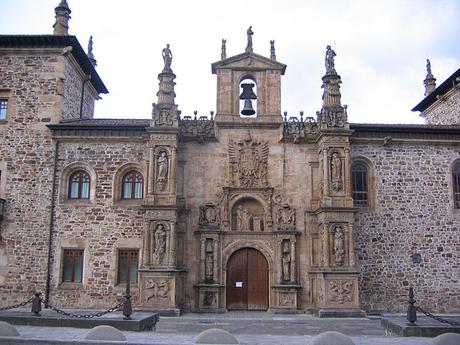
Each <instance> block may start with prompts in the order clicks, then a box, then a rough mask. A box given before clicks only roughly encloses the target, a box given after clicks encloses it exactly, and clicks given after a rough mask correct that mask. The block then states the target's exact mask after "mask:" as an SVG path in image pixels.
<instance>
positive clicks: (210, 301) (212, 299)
mask: <svg viewBox="0 0 460 345" xmlns="http://www.w3.org/2000/svg"><path fill="white" fill-rule="evenodd" d="M203 306H205V307H214V306H217V299H216V292H213V291H205V293H204V296H203Z"/></svg>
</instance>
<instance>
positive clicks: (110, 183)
mask: <svg viewBox="0 0 460 345" xmlns="http://www.w3.org/2000/svg"><path fill="white" fill-rule="evenodd" d="M144 148H145V144H144V143H143V142H136V141H133V142H120V141H117V140H112V141H103V142H91V141H89V142H88V140H84V141H77V142H74V143H66V142H62V143H60V147H59V160H58V169H57V176H58V180H57V186H56V187H57V195H56V202H57V204H56V205H57V207H56V221H55V224H54V226H53V228H54V233H53V251H52V257H53V261H52V267H53V274H52V284H51V285H52V290H51V295H52V301H53V302H54V303H56V304H58V305H61V306H66V307H70V306H74V307H92V308H108V307H110V306H112V305H114V304H116V301H117V299H116V297H117V296H118V297H121V294H122V292H123V291H124V286H118V285H117V277H116V275H117V260H118V250H119V249H140V248H141V244H142V236H143V230H144V228H143V227H144V220H143V213H142V212H141V211H140V209H139V208H140V205H141V203H142V200H134V201H123V200H121V201H120V200H119V199H120V198H119V196H118V195H114V190H117V193H118V192H119V193H121V190H120V188H117V187H116V186H115V185H114V184H115V182H114V181H116V180H121V179H117V178H116V176H117V173H118V172H119V171H121V170H123V169H124V168H125V167H126V166H127V164H128V166H129V167H135V168H137V169H138V170H139V171H140V172H141V173H142V174H143V176H144V181H146V177H147V168H146V167H147V165H146V164H145V157H144V152H145V149H144ZM77 169H85V170H86V171H88V172H89V173H90V176H91V177H92V179H91V190H92V193H91V194H92V195H93V196H92V197H91V198H90V200H68V199H67V191H68V179H67V178H66V176H69V175H70V174H71V172H72V171H75V170H77ZM144 185H145V184H144ZM144 194H145V193H144ZM69 248H78V249H84V273H83V283H82V284H79V283H62V260H63V259H62V255H63V250H64V249H69ZM140 254H141V251H140V253H139V255H140ZM139 260H141V257H140V256H139ZM132 292H133V295H134V301H133V302H134V303H136V301H137V289H136V288H134V287H133V288H132Z"/></svg>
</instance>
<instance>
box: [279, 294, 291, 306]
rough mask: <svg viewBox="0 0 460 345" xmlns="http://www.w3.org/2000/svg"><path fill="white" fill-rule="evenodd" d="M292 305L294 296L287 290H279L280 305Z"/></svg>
mask: <svg viewBox="0 0 460 345" xmlns="http://www.w3.org/2000/svg"><path fill="white" fill-rule="evenodd" d="M293 305H294V296H293V295H292V294H290V293H288V292H280V306H282V307H289V306H293Z"/></svg>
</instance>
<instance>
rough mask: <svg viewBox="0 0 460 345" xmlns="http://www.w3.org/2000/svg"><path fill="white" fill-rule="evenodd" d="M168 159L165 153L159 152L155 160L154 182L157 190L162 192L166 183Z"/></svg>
mask: <svg viewBox="0 0 460 345" xmlns="http://www.w3.org/2000/svg"><path fill="white" fill-rule="evenodd" d="M168 172H169V158H168V154H167V153H166V151H161V152H160V155H159V156H158V158H157V175H156V182H157V186H158V189H159V190H160V191H164V190H165V189H166V186H167V183H168Z"/></svg>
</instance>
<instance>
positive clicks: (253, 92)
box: [238, 76, 257, 117]
mask: <svg viewBox="0 0 460 345" xmlns="http://www.w3.org/2000/svg"><path fill="white" fill-rule="evenodd" d="M238 94H239V96H238V97H239V112H238V113H239V114H240V117H257V83H256V81H255V79H254V78H253V77H251V76H245V77H243V78H242V79H241V81H240V84H239V93H238Z"/></svg>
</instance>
